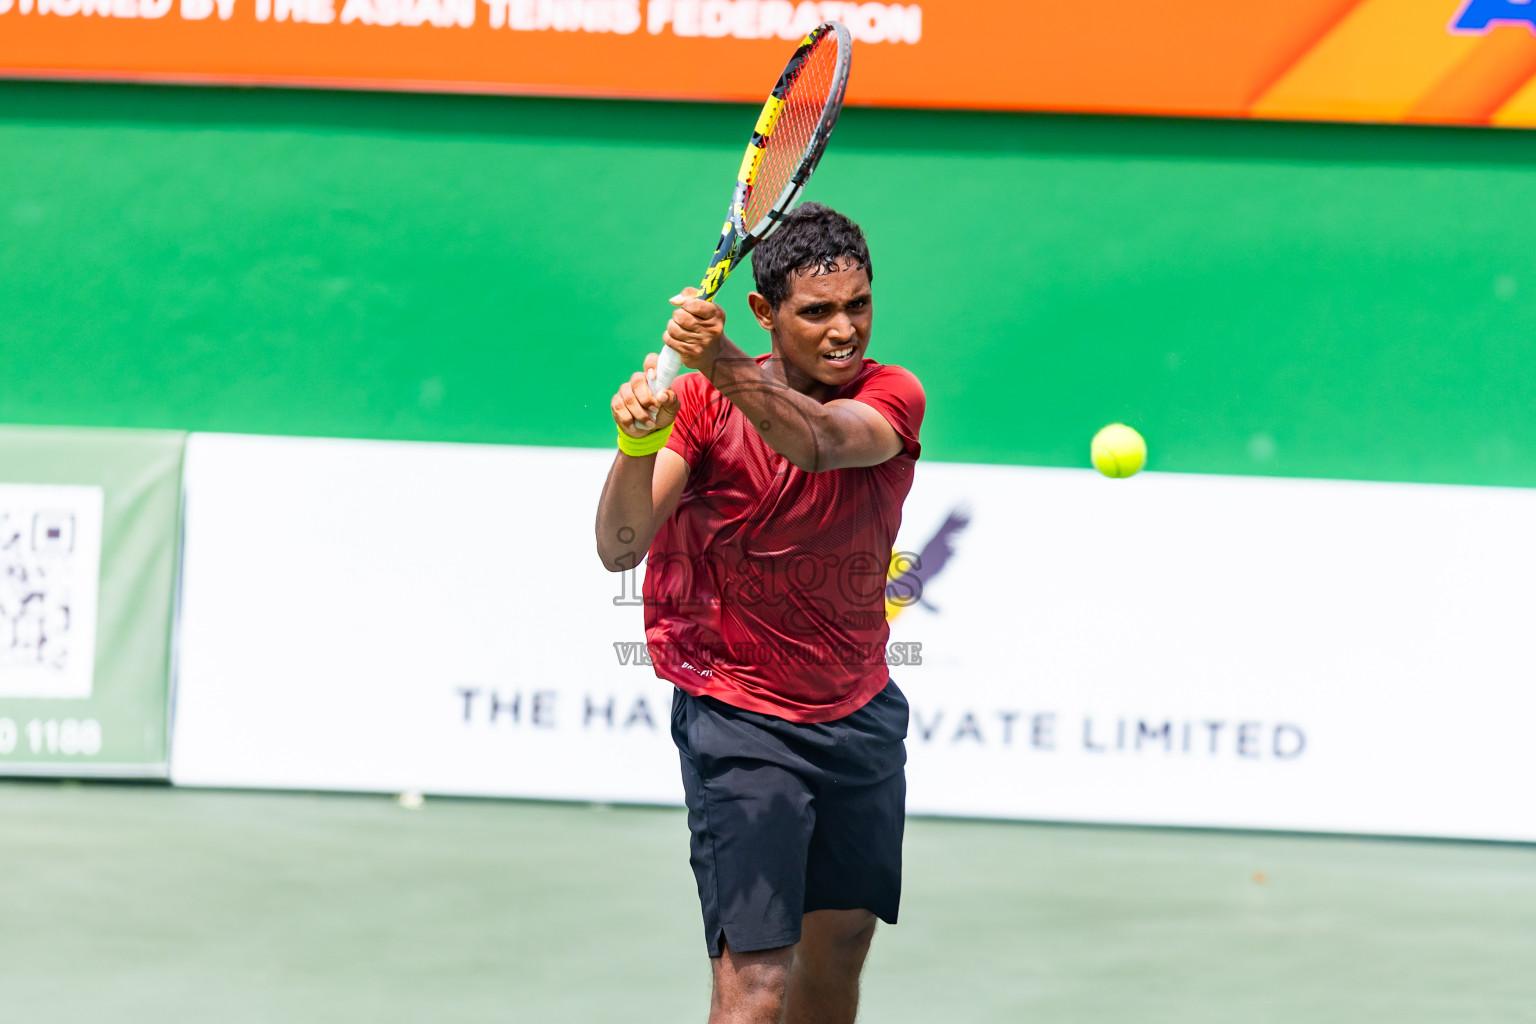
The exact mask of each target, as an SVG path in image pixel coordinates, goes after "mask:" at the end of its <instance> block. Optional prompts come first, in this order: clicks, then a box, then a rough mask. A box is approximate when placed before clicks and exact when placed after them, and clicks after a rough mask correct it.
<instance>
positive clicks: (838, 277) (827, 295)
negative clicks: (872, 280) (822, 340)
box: [785, 260, 869, 306]
mask: <svg viewBox="0 0 1536 1024" xmlns="http://www.w3.org/2000/svg"><path fill="white" fill-rule="evenodd" d="M868 292H869V272H868V271H866V270H865V269H864V268H863V267H861V266H859V265H858V264H857V263H855V262H853V261H852V260H844V261H843V262H842V263H840V264H838V266H837V268H836V269H835V270H826V269H824V268H820V267H811V268H809V269H807V270H796V271H793V272H792V273H791V274H790V275H789V296H788V297H787V298H786V300H785V301H786V302H790V303H793V304H794V305H796V306H804V305H809V304H812V303H817V302H846V301H848V300H849V299H852V298H854V297H856V296H859V295H864V294H867V293H868Z"/></svg>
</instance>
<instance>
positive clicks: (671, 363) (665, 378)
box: [651, 345, 683, 395]
mask: <svg viewBox="0 0 1536 1024" xmlns="http://www.w3.org/2000/svg"><path fill="white" fill-rule="evenodd" d="M682 372H683V357H682V356H680V355H678V354H677V350H676V349H674V348H671V347H670V346H667V345H663V346H662V347H661V354H660V356H659V357H658V358H657V360H656V379H655V380H653V381H651V394H653V395H659V394H661V393H662V392H663V391H665V390H667V389H668V388H670V387H671V386H672V382H673V381H674V380H676V379H677V375H678V374H680V373H682Z"/></svg>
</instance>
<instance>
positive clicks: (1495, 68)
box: [0, 0, 1536, 125]
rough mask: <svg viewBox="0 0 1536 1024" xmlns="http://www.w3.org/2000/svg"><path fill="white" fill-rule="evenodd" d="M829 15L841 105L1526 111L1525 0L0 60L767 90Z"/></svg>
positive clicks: (636, 9)
mask: <svg viewBox="0 0 1536 1024" xmlns="http://www.w3.org/2000/svg"><path fill="white" fill-rule="evenodd" d="M826 19H837V20H840V21H842V22H844V23H845V24H847V25H848V26H849V28H850V29H851V30H852V32H853V36H854V38H855V40H856V47H855V56H854V72H853V79H852V84H851V86H850V88H849V91H848V99H849V102H851V103H855V104H864V105H874V106H901V107H957V108H966V107H969V108H997V109H1014V110H1066V111H1091V112H1106V113H1108V112H1114V113H1133V114H1182V115H1211V116H1222V117H1245V116H1253V117H1273V118H1308V119H1337V120H1350V121H1431V122H1441V123H1455V124H1500V125H1529V124H1536V2H1533V0H1248V2H1243V3H1234V2H1233V0H1070V2H1069V0H1057V2H1043V0H921V2H918V3H816V2H811V0H802V2H793V0H0V74H5V75H9V76H14V77H32V78H58V77H79V78H99V79H112V80H153V81H173V82H228V83H257V84H271V85H305V86H317V85H318V86H337V87H345V88H381V89H415V90H438V91H467V92H510V93H536V94H554V95H573V96H618V97H651V98H674V99H698V100H744V101H748V102H757V101H759V100H761V99H762V97H763V95H764V93H765V92H766V90H767V88H768V86H769V85H770V84H771V79H772V77H773V74H774V72H775V71H776V70H777V69H778V67H780V66H781V64H782V61H783V60H784V59H785V57H786V55H787V53H788V52H789V41H791V40H795V39H797V38H798V37H799V36H800V35H802V34H803V33H804V32H805V31H806V30H807V29H808V28H810V27H811V26H813V25H815V24H816V23H818V22H820V21H822V20H826Z"/></svg>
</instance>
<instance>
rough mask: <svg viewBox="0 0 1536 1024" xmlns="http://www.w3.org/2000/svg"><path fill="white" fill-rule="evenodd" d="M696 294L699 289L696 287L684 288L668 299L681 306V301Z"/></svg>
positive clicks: (685, 300) (683, 301)
mask: <svg viewBox="0 0 1536 1024" xmlns="http://www.w3.org/2000/svg"><path fill="white" fill-rule="evenodd" d="M697 294H699V290H698V289H697V288H684V289H683V290H682V291H680V292H678V293H677V294H676V295H674V296H672V298H671V300H670V301H671V303H672V305H674V306H681V305H682V304H683V303H685V302H687V301H688V300H689V299H691V298H693V297H694V296H695V295H697Z"/></svg>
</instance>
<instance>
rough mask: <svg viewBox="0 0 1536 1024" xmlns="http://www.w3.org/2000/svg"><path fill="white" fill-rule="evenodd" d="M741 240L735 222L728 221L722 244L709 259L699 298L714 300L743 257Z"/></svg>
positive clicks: (723, 232) (721, 239)
mask: <svg viewBox="0 0 1536 1024" xmlns="http://www.w3.org/2000/svg"><path fill="white" fill-rule="evenodd" d="M741 242H742V235H741V232H740V231H739V230H738V229H737V227H736V225H735V224H734V223H732V222H731V221H727V222H726V224H725V229H724V230H723V231H722V232H721V233H720V244H719V245H718V246H716V248H715V255H714V256H713V257H712V258H711V259H710V261H709V269H708V270H706V271H705V272H704V283H703V284H701V285H699V298H701V299H704V300H705V301H710V302H712V301H714V298H715V294H716V293H717V292H719V291H720V288H721V286H722V285H724V284H725V279H726V278H727V277H729V276H730V275H731V271H732V270H734V269H735V267H736V261H737V260H739V259H741Z"/></svg>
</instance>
